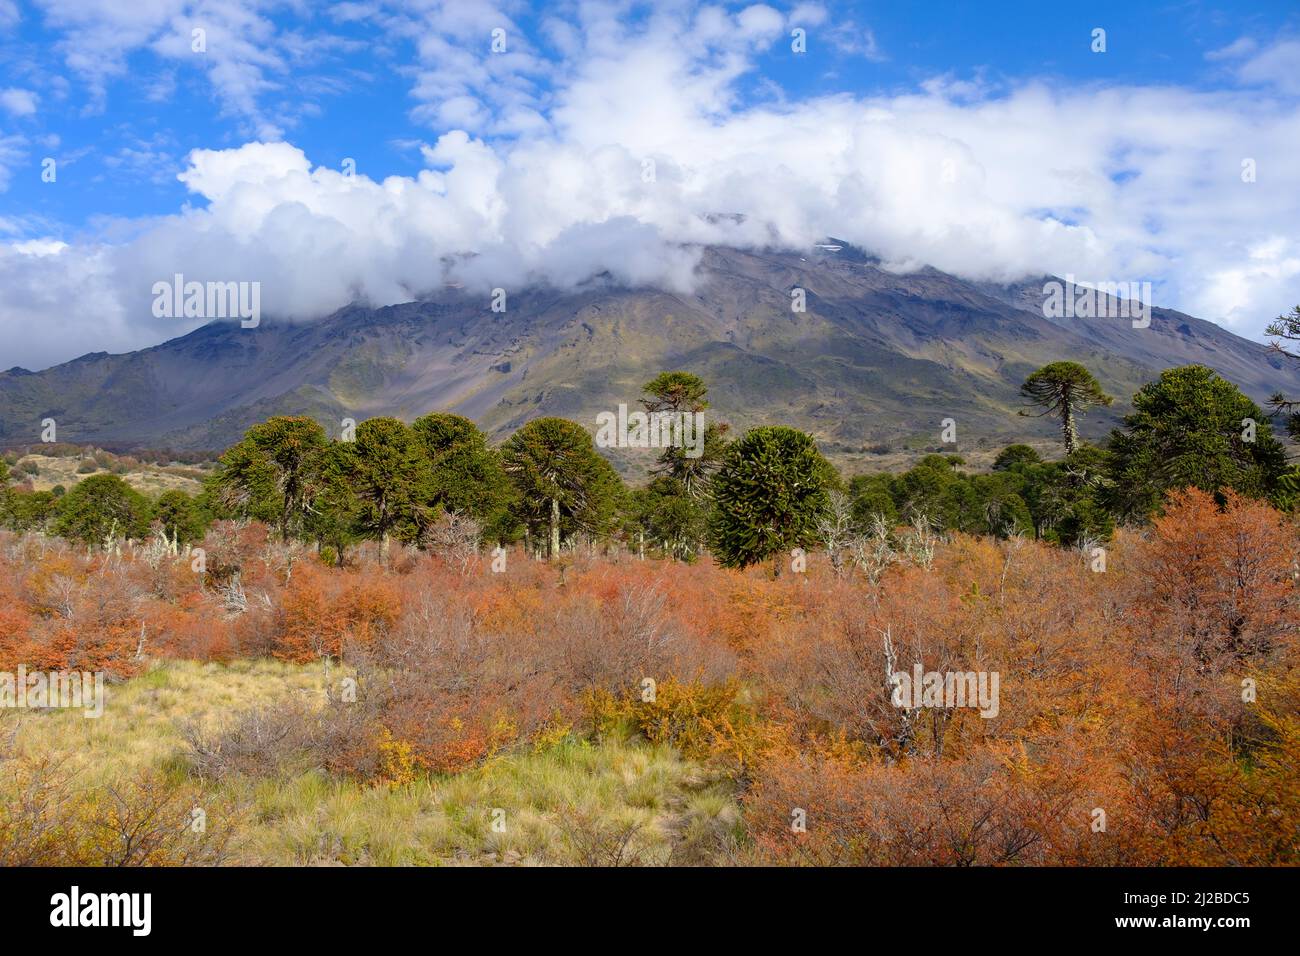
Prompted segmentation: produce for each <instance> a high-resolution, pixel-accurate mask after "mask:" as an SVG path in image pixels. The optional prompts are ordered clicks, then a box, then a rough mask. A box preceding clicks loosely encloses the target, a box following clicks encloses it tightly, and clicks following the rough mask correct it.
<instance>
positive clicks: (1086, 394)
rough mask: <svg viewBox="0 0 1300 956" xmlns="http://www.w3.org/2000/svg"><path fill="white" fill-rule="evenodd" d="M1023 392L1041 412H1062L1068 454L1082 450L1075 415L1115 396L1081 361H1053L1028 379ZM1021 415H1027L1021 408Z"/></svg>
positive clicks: (1062, 431)
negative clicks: (1102, 388) (1106, 389)
mask: <svg viewBox="0 0 1300 956" xmlns="http://www.w3.org/2000/svg"><path fill="white" fill-rule="evenodd" d="M1020 394H1021V395H1022V396H1024V397H1025V398H1027V399H1029V402H1030V404H1031V405H1035V406H1037V407H1039V408H1041V409H1043V410H1042V411H1041V412H1040V413H1039V415H1040V416H1041V415H1059V416H1060V417H1061V434H1062V436H1063V439H1064V441H1065V453H1066V454H1067V455H1072V454H1074V453H1075V452H1076V451H1078V450H1079V429H1078V426H1077V425H1076V424H1075V418H1076V416H1078V415H1082V414H1083V413H1084V412H1085V411H1086V410H1087V409H1089V408H1091V407H1092V406H1094V405H1109V404H1110V403H1111V402H1112V401H1113V399H1112V398H1111V397H1110V396H1109V395H1107V394H1106V393H1105V392H1103V391H1102V390H1101V385H1100V384H1099V383H1098V382H1097V380H1096V379H1095V378H1093V377H1092V373H1091V372H1089V371H1088V370H1087V369H1086V368H1084V367H1083V366H1082V365H1080V364H1079V363H1078V362H1052V363H1051V364H1050V365H1044V366H1043V367H1042V368H1040V369H1039V370H1038V371H1037V372H1035V373H1034V374H1032V375H1030V376H1029V378H1027V379H1025V382H1024V384H1023V385H1021V386H1020ZM1020 414H1022V415H1027V414H1029V413H1028V412H1025V411H1022V412H1021V413H1020Z"/></svg>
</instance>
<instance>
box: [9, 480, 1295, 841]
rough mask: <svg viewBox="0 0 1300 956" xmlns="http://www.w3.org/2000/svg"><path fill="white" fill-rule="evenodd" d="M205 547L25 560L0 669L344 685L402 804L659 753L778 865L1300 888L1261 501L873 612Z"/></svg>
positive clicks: (220, 541)
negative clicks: (957, 698)
mask: <svg viewBox="0 0 1300 956" xmlns="http://www.w3.org/2000/svg"><path fill="white" fill-rule="evenodd" d="M203 547H204V549H205V552H206V570H205V571H204V572H203V573H199V572H196V571H195V570H193V568H192V566H191V562H190V559H189V558H188V557H187V556H186V555H184V554H180V555H176V556H171V555H162V556H159V555H157V554H150V553H146V552H145V551H144V550H140V549H137V550H135V551H131V550H128V551H127V552H124V553H123V554H122V555H120V556H118V555H103V554H87V553H86V552H85V551H84V550H80V549H76V548H73V547H71V546H68V545H66V544H64V543H62V542H59V541H53V540H48V539H37V538H34V537H18V536H14V535H8V534H0V669H8V670H12V669H13V667H15V666H16V665H17V663H20V662H22V663H26V664H28V665H29V666H40V667H44V668H51V669H52V668H58V667H90V668H100V667H102V668H105V669H108V670H110V671H112V672H113V673H115V674H118V675H122V676H126V675H130V674H132V673H135V672H137V671H139V670H140V669H141V668H143V667H144V666H146V664H147V662H148V661H149V660H150V659H153V658H160V657H164V658H165V657H191V658H196V659H201V660H230V659H234V658H238V657H246V656H262V655H265V656H275V657H278V658H280V659H283V660H288V661H296V662H303V663H307V662H311V661H316V660H319V659H320V658H321V657H322V656H326V657H330V658H333V659H339V658H341V659H342V661H343V662H344V663H345V664H346V665H347V666H348V667H349V668H350V672H351V673H353V674H355V675H356V678H357V682H358V698H357V700H356V702H355V703H342V702H339V701H338V700H336V701H335V702H334V703H333V704H332V705H331V706H330V708H328V710H327V712H326V715H325V716H324V717H323V718H322V722H321V725H320V727H313V728H311V729H310V733H308V732H307V730H304V731H303V734H304V735H305V736H311V735H312V734H314V735H316V737H315V738H313V739H314V740H315V741H316V743H315V746H318V747H319V752H320V755H321V763H322V765H324V766H326V767H328V768H329V769H331V770H333V771H335V772H339V773H347V774H352V775H356V776H359V777H362V778H365V779H370V780H376V781H387V782H391V783H404V782H406V781H408V780H409V779H411V777H412V776H413V775H414V774H418V773H422V772H441V773H454V772H458V771H462V770H465V769H467V768H470V767H473V766H475V765H476V764H478V763H481V762H482V761H484V760H486V759H488V758H490V757H491V756H492V755H493V754H496V753H499V752H502V751H503V750H506V749H508V748H510V747H516V746H522V745H527V744H530V743H532V742H534V741H537V740H542V739H552V738H553V737H554V736H555V735H556V734H563V733H564V732H566V731H571V732H573V733H577V734H586V735H593V736H594V737H596V738H598V737H599V735H600V734H602V733H606V732H612V731H611V728H619V727H621V728H623V729H624V730H626V729H627V728H631V729H632V730H633V731H639V732H640V733H642V734H645V735H646V736H647V737H653V738H654V739H657V740H662V741H664V742H667V743H672V744H676V745H678V746H681V747H683V748H685V749H687V750H688V751H689V752H690V755H691V757H692V758H693V759H699V760H708V761H713V762H715V771H716V772H720V773H727V774H731V775H732V776H733V777H734V779H735V781H736V785H737V793H738V794H739V796H740V799H741V802H742V806H743V811H744V823H745V832H746V839H745V842H744V844H743V846H742V848H741V850H740V851H739V852H740V853H741V855H742V857H743V858H744V859H747V860H750V861H753V862H763V863H769V862H776V863H823V864H861V863H876V864H909V865H912V864H919V865H972V864H994V865H1010V864H1097V865H1146V864H1191V865H1198V864H1217V863H1228V864H1237V863H1246V864H1279V863H1297V862H1300V850H1298V849H1297V842H1298V841H1297V834H1298V833H1300V771H1298V770H1297V760H1298V759H1300V718H1298V717H1297V714H1300V667H1298V666H1297V665H1298V664H1300V655H1298V654H1297V650H1298V644H1297V633H1296V627H1297V623H1298V622H1300V604H1298V601H1297V598H1298V597H1300V590H1298V589H1297V585H1296V578H1295V574H1296V568H1297V565H1296V560H1297V556H1298V554H1300V534H1298V533H1297V528H1296V526H1295V524H1294V523H1292V522H1291V521H1290V520H1289V519H1286V518H1284V517H1283V516H1281V515H1279V514H1278V513H1277V512H1275V511H1273V510H1272V509H1270V508H1268V507H1267V506H1266V505H1263V504H1261V503H1259V502H1254V501H1249V500H1245V499H1241V498H1238V497H1236V496H1234V495H1231V494H1229V495H1227V497H1226V500H1225V504H1224V506H1223V507H1222V508H1220V507H1218V506H1217V505H1216V504H1215V501H1214V499H1213V498H1212V497H1210V496H1208V495H1205V494H1203V493H1201V492H1197V491H1189V492H1186V493H1183V494H1179V495H1175V496H1173V497H1171V499H1170V500H1169V502H1168V505H1167V508H1166V509H1165V513H1164V514H1163V516H1162V517H1160V518H1159V519H1158V520H1157V521H1156V522H1155V523H1154V525H1153V526H1151V527H1150V528H1146V529H1142V530H1132V529H1125V530H1121V531H1120V532H1118V533H1117V534H1116V536H1115V538H1114V539H1113V540H1112V541H1111V542H1109V543H1108V544H1107V545H1106V564H1105V570H1104V572H1100V573H1099V572H1097V571H1095V570H1094V566H1095V562H1094V560H1093V557H1092V556H1091V555H1088V554H1081V553H1079V552H1077V551H1069V550H1064V549H1061V548H1057V547H1053V546H1048V545H1044V544H1040V543H1038V542H1034V541H1030V540H1019V539H1018V540H1011V541H998V540H993V539H987V538H974V537H968V536H962V535H955V536H952V537H951V538H950V539H948V540H947V541H945V542H943V543H941V544H940V545H939V546H938V548H937V550H936V552H935V554H934V558H933V561H932V563H929V564H928V566H922V565H919V564H917V563H915V562H914V561H911V560H908V559H907V558H906V556H905V555H902V554H900V555H898V556H897V560H895V561H893V562H892V563H890V564H889V566H888V567H887V568H886V570H885V571H884V572H883V574H881V576H880V579H879V583H878V584H875V585H873V584H872V583H870V581H869V580H868V579H867V578H866V576H865V575H855V574H854V573H852V572H850V573H847V574H845V575H842V576H840V575H836V574H834V573H833V572H832V570H831V569H830V566H829V562H828V561H826V560H825V559H824V557H823V556H821V555H818V554H814V555H812V556H811V559H810V562H809V569H808V573H807V574H785V575H783V576H782V577H780V578H779V579H777V580H772V579H770V578H769V577H768V576H767V575H766V573H765V570H764V569H751V570H749V571H745V572H737V571H728V570H723V569H720V568H718V567H717V566H715V565H714V564H712V563H711V562H709V561H707V560H704V561H700V562H698V563H696V564H693V565H684V564H678V563H673V562H663V561H654V560H647V561H640V560H637V559H636V558H635V557H633V556H630V555H627V554H620V553H613V554H611V555H607V556H600V557H597V556H593V555H574V556H572V557H567V556H566V559H565V562H564V567H563V568H562V569H561V568H557V567H554V566H551V565H548V564H546V563H544V562H538V561H534V560H532V559H530V558H528V557H526V556H524V555H523V554H522V553H519V552H512V553H511V554H510V557H509V561H508V565H507V569H506V571H505V572H504V573H494V572H492V571H491V570H490V567H489V564H488V562H487V561H486V560H483V561H479V562H471V563H470V565H468V566H466V568H465V569H462V567H461V565H460V564H459V562H444V561H443V560H441V559H439V558H437V557H433V556H430V555H427V554H423V553H420V552H417V551H414V550H411V549H398V550H397V551H396V552H395V553H394V555H393V557H392V560H391V561H390V562H389V563H388V564H387V565H383V564H381V563H380V562H379V561H378V560H376V553H375V548H374V547H373V546H371V545H366V546H363V547H362V548H360V549H358V550H357V552H356V554H355V555H354V557H353V558H352V560H351V561H350V562H349V564H348V566H346V567H342V568H331V567H327V566H325V565H324V564H322V563H321V562H319V561H318V560H317V559H316V557H315V556H314V555H313V554H311V553H310V551H308V550H306V549H303V548H302V547H300V546H289V545H284V544H281V543H278V542H275V541H273V540H271V539H270V538H269V537H268V536H267V534H266V531H265V529H264V528H262V527H261V526H258V525H239V524H232V523H229V522H226V523H218V524H217V525H215V526H214V527H213V529H212V531H211V533H210V534H209V535H208V538H207V539H206V540H205V541H204V542H203ZM917 665H919V666H920V667H921V669H922V671H924V672H941V673H943V672H953V671H956V672H979V673H985V674H992V673H996V674H997V675H998V676H999V685H998V686H999V696H998V702H997V703H998V706H997V714H996V716H994V717H989V718H985V717H982V716H981V715H980V713H979V712H978V710H977V709H975V708H969V707H967V708H960V707H955V708H949V707H925V708H921V709H916V710H909V709H906V708H902V707H899V706H895V703H894V702H893V700H892V699H891V685H890V682H889V678H888V675H889V673H891V672H897V671H904V672H910V671H911V670H912V669H913V667H915V666H917ZM331 673H337V672H336V671H334V670H333V669H332V668H331ZM647 680H649V681H652V682H653V683H654V684H655V685H657V686H658V687H659V688H660V689H661V690H663V693H662V695H661V696H659V697H657V698H655V699H654V701H653V702H647V701H645V700H643V698H642V694H643V692H644V688H645V686H646V684H645V682H646V681H647ZM336 696H337V695H336ZM305 745H306V744H304V746H305ZM796 810H798V811H802V812H803V814H804V820H805V822H806V826H804V827H803V828H802V829H799V828H796V827H792V825H791V824H792V822H793V816H792V815H793V814H794V813H795V811H796Z"/></svg>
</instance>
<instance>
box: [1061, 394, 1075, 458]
mask: <svg viewBox="0 0 1300 956" xmlns="http://www.w3.org/2000/svg"><path fill="white" fill-rule="evenodd" d="M1061 432H1062V434H1064V436H1065V453H1066V454H1067V455H1073V454H1074V453H1075V452H1076V451H1078V450H1079V429H1078V428H1076V427H1075V424H1074V408H1073V406H1071V405H1070V403H1069V402H1063V403H1062V404H1061Z"/></svg>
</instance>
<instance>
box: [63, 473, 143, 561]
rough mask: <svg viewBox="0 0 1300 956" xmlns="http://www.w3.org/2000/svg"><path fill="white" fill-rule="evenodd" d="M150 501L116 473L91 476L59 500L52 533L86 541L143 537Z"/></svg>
mask: <svg viewBox="0 0 1300 956" xmlns="http://www.w3.org/2000/svg"><path fill="white" fill-rule="evenodd" d="M148 531H149V502H148V501H146V500H145V497H144V496H143V495H142V494H140V492H138V491H136V490H135V489H134V488H132V487H131V486H130V485H128V484H127V483H126V482H125V481H123V480H122V479H121V478H119V477H118V476H117V475H92V476H91V477H89V478H86V479H85V480H84V481H81V482H80V483H78V484H77V486H76V487H75V488H73V489H72V490H71V491H69V492H68V493H67V494H66V495H64V496H63V498H62V499H60V501H59V504H58V517H57V518H55V520H54V533H55V534H58V535H62V536H63V537H65V538H72V539H74V540H76V541H83V542H85V543H86V544H103V543H105V542H106V541H108V540H109V539H110V538H114V537H119V536H120V537H123V538H143V537H144V536H145V535H146V534H147V533H148Z"/></svg>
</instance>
